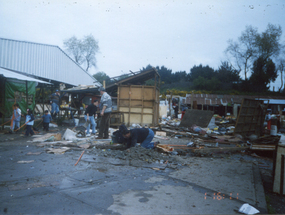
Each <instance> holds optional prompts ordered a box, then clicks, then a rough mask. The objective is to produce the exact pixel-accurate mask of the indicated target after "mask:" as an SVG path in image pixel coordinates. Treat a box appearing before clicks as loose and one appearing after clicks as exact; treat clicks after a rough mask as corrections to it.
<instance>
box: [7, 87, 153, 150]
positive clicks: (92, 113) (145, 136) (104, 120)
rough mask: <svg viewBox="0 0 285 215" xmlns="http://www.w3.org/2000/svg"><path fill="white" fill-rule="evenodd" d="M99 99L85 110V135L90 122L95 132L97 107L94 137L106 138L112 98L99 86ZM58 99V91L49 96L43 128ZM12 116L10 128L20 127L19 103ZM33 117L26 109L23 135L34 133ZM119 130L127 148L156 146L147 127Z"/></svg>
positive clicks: (55, 113) (56, 106) (55, 107)
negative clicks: (49, 102)
mask: <svg viewBox="0 0 285 215" xmlns="http://www.w3.org/2000/svg"><path fill="white" fill-rule="evenodd" d="M98 90H99V92H100V95H101V100H100V105H99V102H98V100H94V101H93V103H92V104H91V105H89V106H88V107H87V108H86V110H85V116H84V118H85V120H86V122H89V123H88V127H87V132H86V136H90V124H91V125H92V134H93V135H95V133H96V125H97V124H96V119H97V110H98V107H99V109H100V116H101V120H100V125H99V134H98V137H97V138H96V139H108V138H109V127H110V116H111V112H112V99H111V96H110V95H109V94H108V93H107V92H106V90H105V88H104V87H100V88H99V89H98ZM59 99H60V94H59V91H56V92H55V93H54V94H52V96H51V104H52V111H51V114H49V113H48V111H47V110H46V111H45V114H44V115H43V116H42V119H43V128H44V130H46V131H48V130H49V123H51V122H52V119H53V118H54V117H56V115H57V114H58V112H59V106H58V105H59ZM13 108H14V110H13V116H12V122H13V123H12V125H11V130H14V129H15V126H16V127H17V128H18V129H19V128H20V120H21V116H22V114H21V110H20V108H19V104H15V105H14V107H13ZM34 121H35V118H34V116H33V114H32V110H30V109H27V114H26V121H25V125H26V129H27V130H26V133H25V136H29V135H34V130H33V125H34ZM119 132H120V134H121V135H122V136H123V139H124V142H125V143H126V146H127V148H130V147H134V146H136V145H137V144H138V143H140V145H141V146H142V147H144V148H147V149H152V148H154V147H156V145H157V144H158V142H156V143H154V142H152V140H153V137H154V132H153V131H152V130H151V129H149V128H135V129H130V130H128V129H127V127H126V126H125V125H124V124H122V125H121V126H120V127H119Z"/></svg>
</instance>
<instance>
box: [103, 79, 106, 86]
mask: <svg viewBox="0 0 285 215" xmlns="http://www.w3.org/2000/svg"><path fill="white" fill-rule="evenodd" d="M103 87H104V88H106V81H105V80H104V81H103Z"/></svg>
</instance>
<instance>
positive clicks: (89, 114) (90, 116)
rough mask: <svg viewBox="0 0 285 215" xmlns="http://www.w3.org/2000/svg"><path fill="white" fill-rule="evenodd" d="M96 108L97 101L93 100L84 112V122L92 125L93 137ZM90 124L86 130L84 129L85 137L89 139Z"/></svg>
mask: <svg viewBox="0 0 285 215" xmlns="http://www.w3.org/2000/svg"><path fill="white" fill-rule="evenodd" d="M97 106H98V100H94V101H93V104H91V105H88V107H87V108H86V111H85V116H84V118H85V120H86V122H90V123H91V125H92V134H93V135H95V133H96V121H95V118H94V117H96V118H97V113H96V112H97ZM90 123H89V124H88V126H87V128H86V130H87V131H86V136H87V137H90Z"/></svg>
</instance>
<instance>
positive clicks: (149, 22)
mask: <svg viewBox="0 0 285 215" xmlns="http://www.w3.org/2000/svg"><path fill="white" fill-rule="evenodd" d="M0 23H1V27H0V37H2V38H8V39H15V40H24V41H31V42H37V43H44V44H51V45H57V46H59V47H61V48H62V49H64V47H63V40H65V39H68V38H70V37H72V36H76V37H77V38H79V39H80V38H83V37H84V36H85V35H89V34H92V35H93V36H94V38H95V39H96V40H97V41H98V44H99V48H100V53H98V55H97V68H96V69H92V70H90V73H91V74H94V73H96V72H98V71H103V72H105V73H106V74H107V75H109V76H110V77H113V76H118V75H121V74H123V73H128V72H129V70H132V71H139V70H140V69H141V68H142V67H146V66H147V65H148V64H151V65H152V66H160V67H161V66H165V67H167V68H169V69H172V71H173V72H176V71H186V72H187V73H189V71H190V69H191V68H192V67H193V66H194V65H199V64H202V65H209V66H210V67H212V68H214V69H218V67H219V66H220V64H221V61H224V60H227V58H226V56H225V54H224V51H225V49H226V47H227V41H228V40H229V39H234V40H236V39H237V38H238V37H239V36H240V35H241V32H242V31H244V30H245V27H246V25H252V26H253V27H257V28H258V31H259V32H262V31H264V30H265V29H266V26H267V25H268V23H272V24H275V25H280V26H281V27H282V30H283V31H284V33H283V35H282V41H283V42H284V41H285V36H284V35H285V0H192V1H191V0H117V1H115V0H73V1H71V0H51V1H44V0H41V1H38V0H25V1H22V0H0ZM278 85H279V82H278Z"/></svg>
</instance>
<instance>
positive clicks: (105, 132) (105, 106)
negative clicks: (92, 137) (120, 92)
mask: <svg viewBox="0 0 285 215" xmlns="http://www.w3.org/2000/svg"><path fill="white" fill-rule="evenodd" d="M98 90H99V92H100V94H101V101H100V115H101V121H100V128H99V135H98V137H97V138H96V139H103V138H104V139H108V138H109V127H110V116H111V112H112V99H111V96H110V95H109V94H108V93H106V90H105V88H104V87H100V88H99V89H98Z"/></svg>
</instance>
